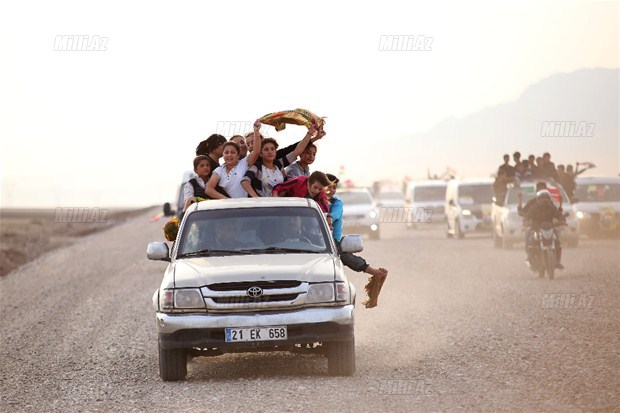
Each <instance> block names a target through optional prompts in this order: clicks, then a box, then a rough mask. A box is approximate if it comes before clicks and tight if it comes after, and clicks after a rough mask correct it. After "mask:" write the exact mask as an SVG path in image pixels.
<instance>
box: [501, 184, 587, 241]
mask: <svg viewBox="0 0 620 413" xmlns="http://www.w3.org/2000/svg"><path fill="white" fill-rule="evenodd" d="M546 184H547V187H548V188H549V189H550V190H551V191H552V194H554V199H553V202H554V204H555V205H556V206H558V207H559V206H560V203H559V197H560V196H561V197H562V210H563V211H564V213H567V214H568V215H567V216H566V226H561V227H559V231H560V232H561V236H560V238H561V240H562V243H563V244H565V245H568V246H569V247H577V246H578V244H579V222H578V220H577V215H576V211H575V207H574V205H573V204H571V202H570V200H569V199H568V196H567V195H566V192H564V190H563V189H562V188H561V187H559V186H558V185H557V184H554V183H552V182H546ZM519 193H521V194H522V197H523V198H522V205H523V206H525V205H526V204H527V202H528V201H529V200H531V199H532V198H534V197H535V196H536V183H535V182H522V183H521V184H520V186H511V187H510V188H509V189H508V192H507V193H506V196H505V197H504V199H495V198H494V202H493V207H492V212H491V216H492V221H493V243H494V245H495V247H496V248H502V247H503V248H505V249H510V248H512V246H513V245H514V244H515V243H520V242H525V228H524V226H523V217H521V216H519V214H518V211H517V207H518V205H519Z"/></svg>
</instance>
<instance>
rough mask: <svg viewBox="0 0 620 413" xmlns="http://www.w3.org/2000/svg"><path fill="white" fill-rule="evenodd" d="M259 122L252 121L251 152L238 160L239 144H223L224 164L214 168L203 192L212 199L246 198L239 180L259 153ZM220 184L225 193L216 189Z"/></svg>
mask: <svg viewBox="0 0 620 413" xmlns="http://www.w3.org/2000/svg"><path fill="white" fill-rule="evenodd" d="M260 125H261V123H260V122H259V121H258V120H257V121H256V122H254V145H253V149H256V150H252V152H250V153H249V154H248V156H246V157H245V158H243V159H241V160H239V152H240V150H239V145H237V144H236V143H234V142H226V143H225V144H224V153H223V157H224V164H223V165H222V166H220V167H218V168H216V169H215V170H214V171H213V173H212V174H211V178H210V179H209V182H208V183H207V187H206V189H205V192H206V194H207V195H209V196H210V197H211V198H213V199H226V198H246V197H247V196H248V193H247V192H246V191H245V189H243V187H242V186H241V180H242V179H243V176H244V175H245V172H246V171H247V170H248V168H249V167H250V166H252V165H254V162H256V160H257V159H258V155H259V153H260V150H259V149H258V148H260V134H259V129H260ZM217 186H220V187H221V188H222V189H224V190H225V191H226V193H227V194H228V197H227V196H226V195H223V194H221V193H220V192H218V191H217V189H216V187H217Z"/></svg>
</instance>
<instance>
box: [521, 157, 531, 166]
mask: <svg viewBox="0 0 620 413" xmlns="http://www.w3.org/2000/svg"><path fill="white" fill-rule="evenodd" d="M521 164H523V166H524V167H525V168H527V166H528V165H529V164H530V161H528V160H527V159H524V160H522V161H521Z"/></svg>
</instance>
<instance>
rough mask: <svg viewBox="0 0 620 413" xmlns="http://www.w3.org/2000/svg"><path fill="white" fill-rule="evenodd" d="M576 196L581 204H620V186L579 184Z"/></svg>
mask: <svg viewBox="0 0 620 413" xmlns="http://www.w3.org/2000/svg"><path fill="white" fill-rule="evenodd" d="M575 195H577V197H579V200H580V201H581V202H618V201H620V185H618V184H590V183H588V184H579V185H577V189H576V190H575Z"/></svg>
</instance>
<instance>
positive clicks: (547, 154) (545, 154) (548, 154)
mask: <svg viewBox="0 0 620 413" xmlns="http://www.w3.org/2000/svg"><path fill="white" fill-rule="evenodd" d="M545 156H548V157H549V158H551V154H550V153H549V152H545V153H543V158H544V157H545Z"/></svg>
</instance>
